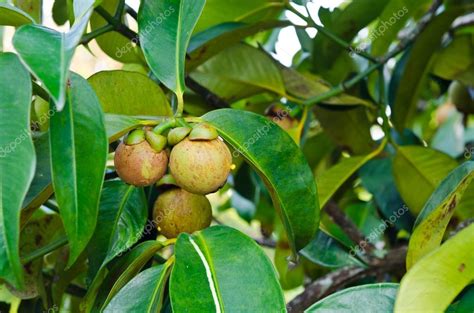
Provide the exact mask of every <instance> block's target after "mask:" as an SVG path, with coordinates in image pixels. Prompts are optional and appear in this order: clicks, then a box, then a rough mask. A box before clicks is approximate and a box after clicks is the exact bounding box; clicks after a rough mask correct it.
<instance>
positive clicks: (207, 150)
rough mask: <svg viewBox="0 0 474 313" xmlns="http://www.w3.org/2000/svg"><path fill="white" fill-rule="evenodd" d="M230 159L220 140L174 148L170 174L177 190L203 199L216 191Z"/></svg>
mask: <svg viewBox="0 0 474 313" xmlns="http://www.w3.org/2000/svg"><path fill="white" fill-rule="evenodd" d="M231 165H232V156H231V154H230V151H229V148H227V146H226V144H225V143H224V142H223V141H222V140H220V139H214V140H199V141H191V140H189V139H188V138H186V139H184V140H183V141H181V142H180V143H179V144H177V145H176V146H174V148H173V150H171V155H170V171H171V174H172V175H173V177H174V178H175V179H176V183H177V184H178V186H180V187H181V188H183V189H185V190H187V191H189V192H192V193H196V194H201V195H205V194H208V193H211V192H214V191H216V190H218V189H219V188H220V187H222V185H224V183H225V182H226V180H227V176H229V172H230V167H231Z"/></svg>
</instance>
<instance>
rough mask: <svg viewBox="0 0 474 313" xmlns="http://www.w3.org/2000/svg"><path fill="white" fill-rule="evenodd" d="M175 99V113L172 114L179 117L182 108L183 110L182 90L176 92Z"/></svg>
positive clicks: (181, 114) (181, 113)
mask: <svg viewBox="0 0 474 313" xmlns="http://www.w3.org/2000/svg"><path fill="white" fill-rule="evenodd" d="M176 101H177V103H178V105H177V107H176V113H175V114H174V116H176V117H181V116H183V110H184V98H183V93H182V92H179V91H178V92H176Z"/></svg>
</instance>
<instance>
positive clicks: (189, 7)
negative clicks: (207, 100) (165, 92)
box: [138, 0, 205, 95]
mask: <svg viewBox="0 0 474 313" xmlns="http://www.w3.org/2000/svg"><path fill="white" fill-rule="evenodd" d="M204 3H205V0H194V1H193V0H178V1H176V0H162V1H154V0H144V1H142V4H141V6H140V11H139V13H138V28H139V34H140V43H141V47H142V49H143V52H144V54H145V58H146V60H147V62H148V64H149V65H150V68H151V70H152V71H153V73H154V74H155V76H156V77H157V78H158V79H159V80H160V81H161V82H163V84H165V85H166V87H168V88H169V89H171V90H172V91H174V92H175V93H176V94H177V95H182V94H183V93H184V89H185V85H184V61H185V57H186V50H187V46H188V43H189V40H190V38H191V33H192V31H193V29H194V27H195V26H196V23H197V20H198V18H199V16H200V15H201V11H202V9H203V7H204ZM159 13H161V14H162V15H163V16H160V15H159Z"/></svg>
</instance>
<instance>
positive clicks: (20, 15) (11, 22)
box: [0, 3, 35, 27]
mask: <svg viewBox="0 0 474 313" xmlns="http://www.w3.org/2000/svg"><path fill="white" fill-rule="evenodd" d="M34 22H35V21H34V20H33V18H32V17H31V16H29V15H28V14H26V13H25V12H23V11H22V10H20V9H18V8H16V7H14V6H12V5H10V4H7V3H0V25H6V26H15V27H18V26H22V25H25V24H30V23H34Z"/></svg>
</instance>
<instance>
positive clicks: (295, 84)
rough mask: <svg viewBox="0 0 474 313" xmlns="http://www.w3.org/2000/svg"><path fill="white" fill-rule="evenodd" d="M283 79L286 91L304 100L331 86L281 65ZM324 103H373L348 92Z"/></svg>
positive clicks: (324, 91) (369, 104) (325, 90)
mask: <svg viewBox="0 0 474 313" xmlns="http://www.w3.org/2000/svg"><path fill="white" fill-rule="evenodd" d="M280 68H281V72H282V76H283V81H284V83H285V88H286V91H287V92H288V93H289V94H290V95H292V96H295V97H298V98H300V99H303V100H306V99H309V98H312V97H316V96H319V95H321V94H323V93H326V92H328V91H329V90H330V89H331V86H330V85H329V84H328V83H327V82H325V81H323V80H322V79H319V78H318V77H316V76H312V75H311V74H304V75H303V74H301V73H299V72H297V71H296V70H294V69H291V68H288V67H284V66H281V67H280ZM324 104H331V105H344V106H347V105H365V106H367V107H369V108H373V107H374V105H373V103H371V102H370V101H366V100H363V99H360V98H357V97H354V96H351V95H348V94H344V93H343V94H341V95H338V96H334V97H332V98H329V99H327V100H324Z"/></svg>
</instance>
